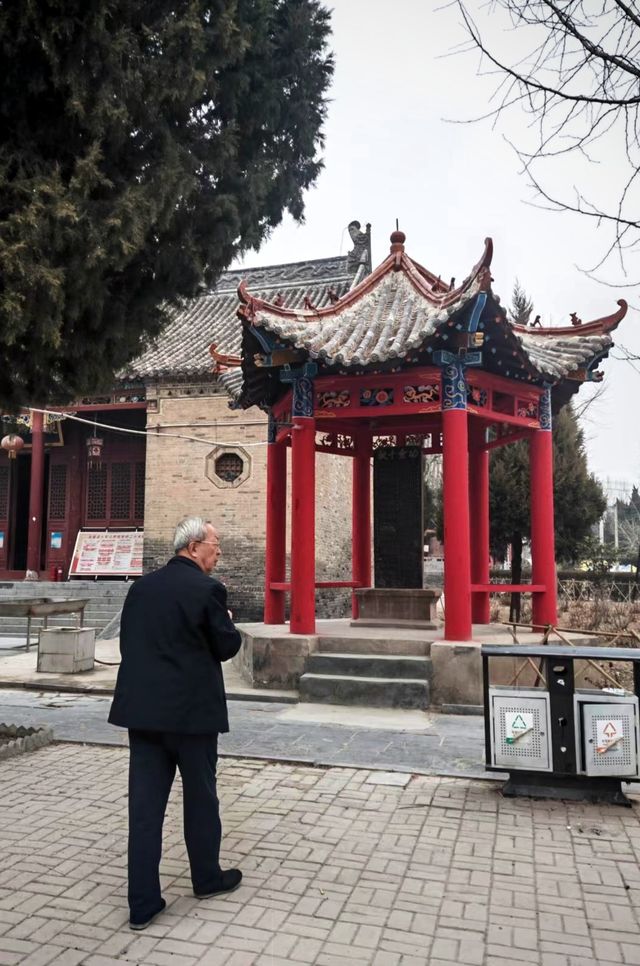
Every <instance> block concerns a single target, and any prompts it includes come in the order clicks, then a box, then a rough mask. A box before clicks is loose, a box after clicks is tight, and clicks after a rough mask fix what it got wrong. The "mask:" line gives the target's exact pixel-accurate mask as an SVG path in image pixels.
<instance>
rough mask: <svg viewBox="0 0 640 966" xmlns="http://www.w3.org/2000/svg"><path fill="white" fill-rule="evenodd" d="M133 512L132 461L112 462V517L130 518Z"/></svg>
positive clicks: (113, 518)
mask: <svg viewBox="0 0 640 966" xmlns="http://www.w3.org/2000/svg"><path fill="white" fill-rule="evenodd" d="M130 514H131V463H112V464H111V514H110V516H111V519H112V520H128V519H129V516H130Z"/></svg>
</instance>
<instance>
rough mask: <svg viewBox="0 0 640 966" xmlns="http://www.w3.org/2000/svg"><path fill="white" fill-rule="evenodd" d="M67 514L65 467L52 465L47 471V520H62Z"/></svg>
mask: <svg viewBox="0 0 640 966" xmlns="http://www.w3.org/2000/svg"><path fill="white" fill-rule="evenodd" d="M66 513H67V467H66V466H65V464H64V463H56V464H54V465H53V466H52V467H51V469H50V471H49V519H50V520H64V518H65V516H66Z"/></svg>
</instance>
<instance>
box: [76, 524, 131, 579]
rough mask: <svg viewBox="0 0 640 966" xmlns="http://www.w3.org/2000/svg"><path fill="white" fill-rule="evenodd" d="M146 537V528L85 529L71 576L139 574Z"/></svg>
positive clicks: (77, 540)
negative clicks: (144, 530) (144, 537)
mask: <svg viewBox="0 0 640 966" xmlns="http://www.w3.org/2000/svg"><path fill="white" fill-rule="evenodd" d="M143 536H144V534H143V532H142V530H81V531H80V533H79V534H78V536H77V537H76V545H75V548H74V551H73V559H72V561H71V569H70V571H69V576H70V577H139V576H140V575H141V574H142V541H143Z"/></svg>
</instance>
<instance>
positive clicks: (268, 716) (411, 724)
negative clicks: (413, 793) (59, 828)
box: [0, 689, 485, 777]
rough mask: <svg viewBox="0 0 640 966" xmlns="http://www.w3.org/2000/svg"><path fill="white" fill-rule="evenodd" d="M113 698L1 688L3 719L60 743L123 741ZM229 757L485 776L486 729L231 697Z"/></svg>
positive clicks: (469, 721)
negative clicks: (47, 731) (41, 730)
mask: <svg viewBox="0 0 640 966" xmlns="http://www.w3.org/2000/svg"><path fill="white" fill-rule="evenodd" d="M110 704H111V698H110V697H103V696H100V695H95V694H93V695H91V694H69V693H66V694H65V693H56V692H49V691H43V692H36V691H31V690H22V689H20V690H18V689H15V690H14V689H5V690H0V722H2V721H5V722H7V723H11V724H18V725H19V724H24V725H45V724H46V725H50V726H51V727H52V728H53V731H54V736H55V738H56V739H57V740H60V741H72V742H87V743H92V744H106V745H119V746H122V745H124V744H126V742H127V733H126V731H124V730H123V729H121V728H114V727H112V726H111V725H109V724H108V723H107V715H108V712H109V706H110ZM229 721H230V728H231V730H230V732H229V734H226V735H222V736H221V738H220V753H221V755H229V756H237V757H252V758H265V759H269V760H273V761H287V762H301V763H309V764H318V765H349V766H354V767H367V768H382V769H388V770H397V771H402V772H411V773H425V774H435V775H461V776H466V777H483V776H484V775H485V772H484V766H483V748H484V728H483V722H482V719H481V718H478V717H476V716H469V717H466V716H465V717H461V716H459V715H438V714H431V713H428V714H427V713H425V712H423V711H392V710H390V709H386V708H343V707H339V706H331V707H325V706H319V705H296V706H292V705H289V704H280V703H273V702H268V703H267V702H260V701H251V702H248V701H229Z"/></svg>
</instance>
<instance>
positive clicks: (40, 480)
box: [27, 410, 44, 577]
mask: <svg viewBox="0 0 640 966" xmlns="http://www.w3.org/2000/svg"><path fill="white" fill-rule="evenodd" d="M43 423H44V417H43V414H42V413H37V412H34V411H33V410H32V412H31V440H32V446H31V479H30V481H29V528H28V531H27V572H29V571H31V574H30V575H29V576H32V575H35V576H36V577H37V576H38V573H39V571H40V558H41V555H42V503H43V500H44V434H43Z"/></svg>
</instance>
